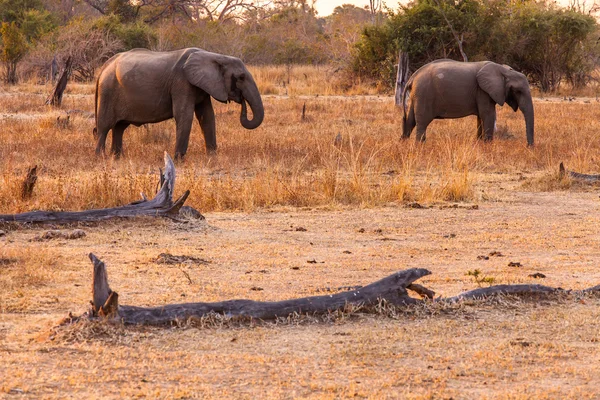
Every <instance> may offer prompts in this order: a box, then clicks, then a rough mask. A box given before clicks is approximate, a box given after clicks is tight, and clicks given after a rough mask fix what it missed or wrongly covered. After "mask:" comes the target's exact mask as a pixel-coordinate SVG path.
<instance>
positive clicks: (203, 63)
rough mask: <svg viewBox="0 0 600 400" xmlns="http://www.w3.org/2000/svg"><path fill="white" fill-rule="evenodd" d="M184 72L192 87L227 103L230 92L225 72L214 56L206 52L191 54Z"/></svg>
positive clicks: (184, 65)
mask: <svg viewBox="0 0 600 400" xmlns="http://www.w3.org/2000/svg"><path fill="white" fill-rule="evenodd" d="M183 72H184V74H185V77H186V78H187V80H188V82H189V83H191V84H192V85H194V86H196V87H198V88H200V89H202V90H204V91H205V92H206V93H208V94H209V95H211V96H212V97H214V98H215V99H217V100H219V101H221V102H226V101H227V99H228V95H227V94H228V90H227V85H226V84H225V76H224V70H223V67H222V66H221V64H220V63H219V61H218V58H216V57H215V55H214V54H212V53H209V52H204V51H197V52H194V53H192V54H190V56H189V57H188V59H187V61H186V62H185V64H183Z"/></svg>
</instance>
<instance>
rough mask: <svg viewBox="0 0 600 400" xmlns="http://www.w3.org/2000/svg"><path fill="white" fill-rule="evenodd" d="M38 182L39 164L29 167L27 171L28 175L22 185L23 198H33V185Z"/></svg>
mask: <svg viewBox="0 0 600 400" xmlns="http://www.w3.org/2000/svg"><path fill="white" fill-rule="evenodd" d="M36 182H37V165H35V166H33V167H31V168H29V170H28V171H27V176H26V177H25V179H24V180H23V185H22V186H21V198H22V199H23V200H26V199H29V198H31V196H32V195H33V187H34V186H35V183H36Z"/></svg>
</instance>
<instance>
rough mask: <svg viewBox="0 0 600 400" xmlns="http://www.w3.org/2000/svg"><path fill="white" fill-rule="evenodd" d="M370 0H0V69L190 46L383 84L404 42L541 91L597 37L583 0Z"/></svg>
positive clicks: (33, 74)
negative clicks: (494, 69)
mask: <svg viewBox="0 0 600 400" xmlns="http://www.w3.org/2000/svg"><path fill="white" fill-rule="evenodd" d="M370 4H371V7H365V8H360V7H356V6H352V5H343V6H340V7H337V8H336V9H335V10H334V12H333V13H332V14H331V15H328V16H320V15H318V14H317V12H316V10H315V8H314V3H310V2H308V1H307V0H278V1H275V2H261V1H255V2H249V1H245V0H229V1H227V2H221V1H217V0H193V1H189V0H186V1H182V0H168V1H167V0H143V1H134V2H129V1H127V0H110V1H109V0H60V1H58V0H16V1H12V0H2V2H1V3H0V20H1V21H2V27H1V30H0V33H1V35H0V36H1V37H2V41H1V46H2V47H1V50H2V53H1V60H2V62H3V64H4V79H5V81H6V82H9V83H15V82H17V80H18V79H22V80H26V81H33V82H44V81H46V80H48V79H49V78H50V75H51V73H52V71H53V69H52V62H53V60H57V61H58V62H59V63H60V62H63V61H64V60H65V59H66V58H67V57H68V56H71V57H72V58H73V61H74V64H73V69H74V73H73V78H74V79H76V80H80V81H91V80H93V78H94V73H95V70H96V69H97V68H98V67H99V66H100V65H101V64H102V63H103V62H104V61H106V60H107V59H108V58H109V57H110V56H112V55H113V54H115V53H116V52H119V51H124V50H129V49H131V48H135V47H146V48H150V49H155V50H172V49H178V48H183V47H191V46H195V47H200V48H204V49H206V50H209V51H215V52H219V53H223V54H228V55H233V56H236V57H240V58H241V59H242V60H243V61H244V62H246V63H247V64H251V65H286V66H288V68H291V67H292V65H297V64H312V65H328V66H331V67H332V68H333V69H334V70H335V71H336V74H337V76H336V77H335V79H338V80H340V81H341V82H343V87H345V88H346V89H349V88H351V87H353V86H354V85H356V84H358V83H363V84H364V83H365V82H367V83H370V84H372V85H374V86H375V87H376V88H377V90H378V91H380V92H382V93H385V92H389V91H391V90H392V88H393V80H394V78H395V67H394V65H395V64H396V63H397V56H398V51H399V50H402V51H404V52H407V53H408V54H409V56H410V60H411V68H412V69H413V70H414V69H416V68H418V67H420V66H421V65H423V64H425V63H427V62H429V61H431V60H434V59H438V58H453V59H460V60H462V59H464V58H465V57H466V58H467V59H469V60H471V61H479V60H493V61H495V62H498V63H506V64H509V65H511V66H512V67H513V68H515V69H517V70H519V71H521V72H523V73H524V74H526V75H527V76H528V78H529V79H530V81H531V82H532V83H533V84H535V85H536V86H538V87H539V89H540V90H541V91H543V92H549V91H555V90H557V89H559V87H560V85H561V84H563V85H564V84H568V85H569V87H571V88H576V89H581V88H584V87H585V86H586V85H588V84H590V83H595V81H596V76H595V75H594V71H595V69H596V67H597V65H598V58H599V55H600V47H599V46H600V45H599V44H598V40H597V38H598V35H599V32H598V24H597V22H596V19H595V18H594V15H595V14H594V13H595V12H596V8H595V6H594V5H593V4H592V5H591V6H590V5H586V3H585V2H583V3H580V2H577V3H573V4H571V5H570V6H568V7H559V6H558V5H557V4H556V3H554V2H535V1H517V2H506V1H500V0H459V1H446V0H417V1H414V2H409V3H407V4H401V5H399V6H397V7H394V6H393V5H392V4H388V6H389V7H390V8H387V7H386V8H384V7H382V3H381V2H380V1H375V0H374V1H372V2H370ZM461 49H462V50H461ZM461 51H462V53H461ZM463 54H464V55H463Z"/></svg>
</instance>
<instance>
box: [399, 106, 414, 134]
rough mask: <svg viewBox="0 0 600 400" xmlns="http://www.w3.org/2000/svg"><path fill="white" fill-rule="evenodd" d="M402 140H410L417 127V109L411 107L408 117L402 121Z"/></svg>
mask: <svg viewBox="0 0 600 400" xmlns="http://www.w3.org/2000/svg"><path fill="white" fill-rule="evenodd" d="M402 122H403V124H402V139H408V138H409V137H410V134H411V133H412V131H413V129H414V128H415V126H416V125H417V122H416V120H415V109H414V108H413V107H412V106H411V107H410V110H409V111H408V115H405V116H404V118H403V119H402Z"/></svg>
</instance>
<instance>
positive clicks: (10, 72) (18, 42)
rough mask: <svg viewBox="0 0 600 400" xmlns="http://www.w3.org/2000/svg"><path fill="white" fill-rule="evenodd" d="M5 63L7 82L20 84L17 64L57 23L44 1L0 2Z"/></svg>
mask: <svg viewBox="0 0 600 400" xmlns="http://www.w3.org/2000/svg"><path fill="white" fill-rule="evenodd" d="M0 19H2V28H1V29H0V35H1V40H2V62H3V63H4V66H5V76H4V79H5V81H6V82H8V83H11V84H14V83H17V64H18V63H19V61H21V60H22V59H23V57H25V55H26V54H27V51H28V49H29V48H30V47H32V46H33V45H34V44H35V41H36V40H38V39H39V38H40V37H41V36H42V35H44V34H45V33H47V32H49V31H51V30H52V29H53V28H54V26H55V24H54V21H53V19H52V16H51V15H50V13H49V12H48V11H46V10H45V9H44V8H43V5H42V3H41V1H40V0H0Z"/></svg>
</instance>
